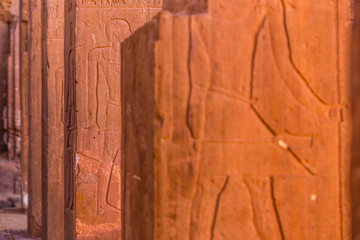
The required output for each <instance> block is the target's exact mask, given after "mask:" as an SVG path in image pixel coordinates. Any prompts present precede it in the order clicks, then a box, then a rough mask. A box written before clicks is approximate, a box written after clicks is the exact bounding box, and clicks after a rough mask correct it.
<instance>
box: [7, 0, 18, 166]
mask: <svg viewBox="0 0 360 240" xmlns="http://www.w3.org/2000/svg"><path fill="white" fill-rule="evenodd" d="M10 13H11V14H12V16H13V17H12V21H11V24H10V54H9V58H8V84H7V145H8V158H9V160H13V161H20V157H21V153H20V151H21V149H20V144H21V138H20V135H21V108H20V1H19V0H14V1H12V3H11V8H10Z"/></svg>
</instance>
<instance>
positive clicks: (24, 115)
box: [20, 0, 29, 209]
mask: <svg viewBox="0 0 360 240" xmlns="http://www.w3.org/2000/svg"><path fill="white" fill-rule="evenodd" d="M20 14H21V16H20V19H21V25H20V89H21V90H20V92H21V93H20V101H21V182H22V193H21V198H22V207H23V208H24V209H27V207H28V202H29V201H28V177H29V176H28V170H29V166H28V162H29V117H28V116H29V104H28V103H29V102H28V98H29V84H28V81H29V78H28V64H29V63H28V58H29V55H28V1H27V0H21V6H20Z"/></svg>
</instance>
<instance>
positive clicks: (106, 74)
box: [64, 0, 162, 239]
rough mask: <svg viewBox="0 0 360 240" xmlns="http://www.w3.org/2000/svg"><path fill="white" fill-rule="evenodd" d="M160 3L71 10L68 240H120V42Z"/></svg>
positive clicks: (99, 0) (86, 4)
mask: <svg viewBox="0 0 360 240" xmlns="http://www.w3.org/2000/svg"><path fill="white" fill-rule="evenodd" d="M161 7H162V2H161V1H160V0H147V1H135V0H134V1H103V0H95V1H93V0H91V1H90V0H76V1H75V0H67V1H66V4H65V16H66V19H65V89H64V93H65V108H64V109H65V122H64V126H65V155H64V158H65V163H64V168H65V179H64V181H65V203H66V205H65V231H66V232H65V239H74V238H75V236H76V238H77V239H97V238H100V237H101V238H102V239H117V238H119V237H120V228H121V227H120V226H121V224H120V222H121V209H120V199H121V196H120V187H121V186H120V154H121V147H120V145H121V144H120V141H121V125H120V124H121V123H120V121H121V107H120V105H121V103H120V96H121V91H120V76H121V51H120V43H121V42H122V41H123V40H124V39H125V38H126V37H128V36H129V35H130V34H131V33H133V32H134V31H135V30H136V29H137V28H139V27H141V26H142V25H143V24H144V23H146V22H147V21H149V20H150V19H151V18H152V17H153V16H154V15H155V14H156V13H157V12H158V11H159V10H160V9H161Z"/></svg>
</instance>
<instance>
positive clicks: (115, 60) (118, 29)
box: [87, 19, 131, 214]
mask: <svg viewBox="0 0 360 240" xmlns="http://www.w3.org/2000/svg"><path fill="white" fill-rule="evenodd" d="M105 31H106V37H107V39H108V40H109V41H110V43H111V44H110V45H109V46H102V47H96V48H94V49H92V50H91V51H90V52H89V54H88V60H87V62H88V66H87V87H88V99H87V100H88V126H89V127H88V129H89V130H90V131H95V132H99V133H100V132H103V133H102V134H101V136H102V137H103V142H104V147H103V153H102V156H101V164H100V168H99V171H98V177H99V179H98V183H97V212H98V214H103V213H104V211H105V210H106V208H107V207H110V210H111V209H115V210H117V211H118V210H119V208H120V206H119V204H120V202H117V201H118V200H119V199H116V198H114V197H109V192H110V193H112V192H113V191H115V192H117V191H116V188H118V189H119V186H120V185H119V184H120V183H119V181H120V177H117V178H116V179H117V181H118V185H117V186H118V187H116V184H115V185H114V181H113V180H114V179H115V177H116V176H115V175H114V173H113V172H114V171H115V169H114V167H115V164H116V162H115V160H116V159H117V157H118V156H119V155H118V154H117V153H118V151H119V146H118V145H119V142H117V141H116V139H120V137H119V134H120V133H119V130H120V126H119V123H118V121H117V120H118V119H120V104H121V102H120V84H119V80H120V79H119V77H120V74H121V66H120V60H121V52H120V50H121V42H122V41H123V40H124V39H125V38H126V37H127V36H129V35H130V34H131V27H130V25H129V23H128V22H127V21H126V20H123V19H112V20H110V21H109V22H108V23H107V24H106V29H105ZM93 37H94V38H95V36H94V35H93ZM116 165H119V164H116ZM115 168H116V167H115ZM118 172H119V173H120V171H118ZM110 187H111V188H112V189H110V190H108V188H110Z"/></svg>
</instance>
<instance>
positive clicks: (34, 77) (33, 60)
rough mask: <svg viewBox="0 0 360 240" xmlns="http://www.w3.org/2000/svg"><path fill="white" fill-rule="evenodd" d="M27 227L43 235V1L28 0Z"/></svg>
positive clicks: (35, 233)
mask: <svg viewBox="0 0 360 240" xmlns="http://www.w3.org/2000/svg"><path fill="white" fill-rule="evenodd" d="M28 52H29V53H28V54H29V69H28V71H29V86H28V88H29V93H28V103H29V145H30V147H29V148H30V150H29V182H28V187H29V206H28V230H29V233H30V234H31V235H32V236H41V200H42V197H41V196H42V194H41V183H42V179H41V136H42V135H41V0H29V49H28Z"/></svg>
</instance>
